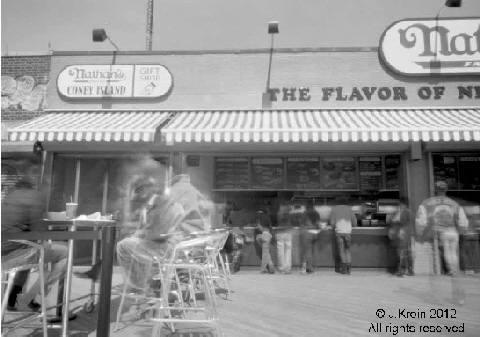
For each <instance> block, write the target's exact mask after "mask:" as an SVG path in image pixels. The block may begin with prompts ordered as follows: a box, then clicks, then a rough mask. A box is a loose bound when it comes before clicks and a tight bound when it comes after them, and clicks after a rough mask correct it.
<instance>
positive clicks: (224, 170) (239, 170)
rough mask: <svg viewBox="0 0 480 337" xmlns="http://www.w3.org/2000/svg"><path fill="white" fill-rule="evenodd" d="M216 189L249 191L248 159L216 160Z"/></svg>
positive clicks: (225, 158)
mask: <svg viewBox="0 0 480 337" xmlns="http://www.w3.org/2000/svg"><path fill="white" fill-rule="evenodd" d="M214 180H215V189H219V190H222V189H225V190H234V189H248V180H249V171H248V158H247V157H244V158H235V157H223V158H215V179H214Z"/></svg>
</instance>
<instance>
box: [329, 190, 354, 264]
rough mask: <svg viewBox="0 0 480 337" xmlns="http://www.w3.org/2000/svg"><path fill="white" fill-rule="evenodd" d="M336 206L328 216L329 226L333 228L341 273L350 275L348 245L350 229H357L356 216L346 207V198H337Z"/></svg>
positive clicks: (350, 260) (350, 259)
mask: <svg viewBox="0 0 480 337" xmlns="http://www.w3.org/2000/svg"><path fill="white" fill-rule="evenodd" d="M337 203H338V204H337V205H336V206H335V207H333V209H332V213H331V214H330V219H329V221H330V225H331V226H332V227H333V228H335V239H336V243H337V249H338V254H339V255H340V260H341V263H342V265H341V273H342V274H350V272H351V262H352V257H351V255H350V243H351V237H352V235H351V234H352V227H357V216H356V215H355V213H354V212H353V211H352V209H351V207H350V206H348V205H347V204H348V198H347V197H346V196H340V197H338V198H337Z"/></svg>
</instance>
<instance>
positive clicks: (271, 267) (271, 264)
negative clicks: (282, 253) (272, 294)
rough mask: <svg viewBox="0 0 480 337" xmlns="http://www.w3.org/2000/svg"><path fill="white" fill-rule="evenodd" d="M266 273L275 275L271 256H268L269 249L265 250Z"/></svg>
mask: <svg viewBox="0 0 480 337" xmlns="http://www.w3.org/2000/svg"><path fill="white" fill-rule="evenodd" d="M267 252H268V253H267V271H268V272H269V273H270V274H275V266H274V265H273V261H272V256H271V255H270V248H269V249H268V250H267Z"/></svg>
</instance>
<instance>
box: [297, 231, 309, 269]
mask: <svg viewBox="0 0 480 337" xmlns="http://www.w3.org/2000/svg"><path fill="white" fill-rule="evenodd" d="M298 238H299V241H300V265H301V266H302V272H304V271H305V270H303V266H304V265H306V264H307V231H306V230H305V229H300V233H299V235H298Z"/></svg>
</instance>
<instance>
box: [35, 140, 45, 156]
mask: <svg viewBox="0 0 480 337" xmlns="http://www.w3.org/2000/svg"><path fill="white" fill-rule="evenodd" d="M33 154H34V155H36V156H41V155H42V154H43V145H42V143H41V142H39V141H38V140H37V141H36V142H35V143H34V144H33Z"/></svg>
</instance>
